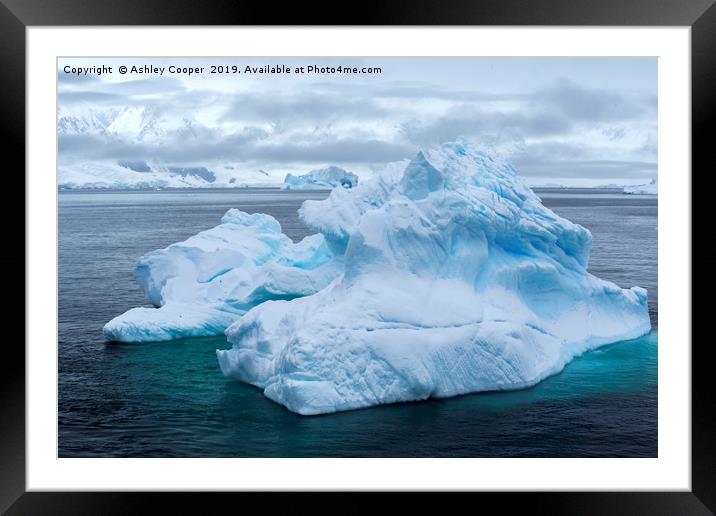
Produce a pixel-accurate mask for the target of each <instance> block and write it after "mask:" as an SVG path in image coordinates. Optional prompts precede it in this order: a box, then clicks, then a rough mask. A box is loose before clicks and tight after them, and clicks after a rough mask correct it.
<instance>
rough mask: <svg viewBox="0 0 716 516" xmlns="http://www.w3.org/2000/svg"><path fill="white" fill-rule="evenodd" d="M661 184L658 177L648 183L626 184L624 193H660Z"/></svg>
mask: <svg viewBox="0 0 716 516" xmlns="http://www.w3.org/2000/svg"><path fill="white" fill-rule="evenodd" d="M658 192H659V184H658V182H657V180H656V179H652V180H651V181H649V183H648V184H645V185H636V186H625V187H624V193H625V194H630V195H658Z"/></svg>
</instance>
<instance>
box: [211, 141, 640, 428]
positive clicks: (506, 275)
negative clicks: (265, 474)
mask: <svg viewBox="0 0 716 516" xmlns="http://www.w3.org/2000/svg"><path fill="white" fill-rule="evenodd" d="M300 216H301V219H302V220H303V222H304V223H305V224H306V225H307V226H308V227H309V228H310V229H312V230H314V231H317V232H319V233H320V234H321V235H323V238H324V240H323V243H324V244H325V246H326V248H327V249H329V250H330V253H331V255H332V256H333V258H332V259H331V260H330V262H328V263H331V264H334V265H335V266H336V267H339V268H340V272H339V273H338V274H337V275H336V276H335V277H334V279H333V280H332V281H331V282H330V284H328V285H327V286H325V288H322V289H316V292H315V293H313V294H310V295H305V296H302V297H295V298H294V299H290V300H289V299H277V298H275V297H274V298H273V299H269V300H266V301H265V302H263V303H261V304H258V305H257V306H255V307H253V308H252V309H250V310H248V312H246V314H245V315H243V317H241V318H239V319H238V320H237V321H236V322H234V323H233V324H232V325H231V326H229V327H228V329H227V330H226V335H227V338H228V340H229V342H230V343H231V344H232V347H231V349H228V350H217V357H218V361H219V365H220V367H221V370H222V372H223V373H224V374H225V375H226V376H227V377H229V378H232V379H236V380H240V381H244V382H248V383H251V384H253V385H255V386H257V387H260V388H261V389H263V392H264V394H265V395H266V396H267V397H269V398H270V399H272V400H274V401H275V402H277V403H280V404H282V405H284V406H286V407H287V408H288V409H290V410H292V411H294V412H297V413H299V414H304V415H310V414H322V413H330V412H336V411H342V410H350V409H358V408H361V407H368V406H373V405H381V404H386V403H394V402H403V401H412V400H424V399H427V398H431V397H436V398H441V397H449V396H455V395H459V394H465V393H470V392H478V391H487V390H499V389H516V388H521V387H526V386H529V385H533V384H535V383H537V382H539V381H541V380H542V379H544V378H545V377H547V376H549V375H552V374H555V373H557V372H559V371H560V370H561V369H562V368H563V367H564V365H565V364H566V363H568V362H569V361H570V360H571V359H572V358H573V357H575V356H576V355H579V354H580V353H583V352H584V351H586V350H588V349H591V348H595V347H598V346H601V345H604V344H608V343H612V342H617V341H621V340H626V339H632V338H636V337H639V336H641V335H643V334H645V333H647V332H648V331H649V330H650V322H649V317H648V313H647V302H646V299H647V298H646V291H645V290H644V289H642V288H639V287H632V288H630V289H621V288H619V287H618V286H617V285H615V284H613V283H610V282H607V281H604V280H601V279H599V278H597V277H595V276H593V275H591V274H590V273H589V272H588V271H587V265H588V259H589V251H590V247H591V234H590V233H589V231H588V230H587V229H585V228H583V227H581V226H579V225H577V224H573V223H572V222H570V221H568V220H566V219H564V218H562V217H559V216H558V215H556V214H555V213H553V212H552V211H550V210H549V209H547V208H546V207H544V206H543V205H542V204H541V202H540V200H539V198H538V197H537V196H536V195H535V194H534V193H533V192H532V191H531V190H530V189H529V188H528V187H527V185H526V184H525V183H524V182H523V180H522V179H521V178H519V177H518V176H517V175H516V174H515V171H514V169H513V168H512V167H511V166H510V165H509V164H507V163H505V162H502V161H500V160H497V159H495V158H493V157H491V156H489V155H486V154H484V153H482V152H480V151H479V150H478V149H476V148H474V147H471V146H469V145H467V144H463V143H450V144H445V145H443V146H441V147H438V148H434V149H431V150H429V151H426V152H421V153H419V154H418V155H417V156H416V157H415V158H414V159H413V160H412V161H410V162H409V163H408V164H407V166H406V164H405V163H402V164H399V165H393V166H390V167H388V168H387V169H386V171H385V172H383V173H382V174H381V175H379V176H378V177H376V178H373V179H371V180H368V181H364V182H361V184H360V185H358V186H357V187H355V188H352V189H343V188H336V189H335V190H333V191H332V192H331V195H330V196H329V197H328V198H327V199H326V200H323V201H306V202H305V203H304V204H303V206H302V208H301V210H300ZM319 238H320V237H319Z"/></svg>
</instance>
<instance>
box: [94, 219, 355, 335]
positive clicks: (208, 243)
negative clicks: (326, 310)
mask: <svg viewBox="0 0 716 516" xmlns="http://www.w3.org/2000/svg"><path fill="white" fill-rule="evenodd" d="M341 259H342V258H339V259H338V260H334V257H333V253H332V252H331V251H330V249H329V248H328V246H327V245H326V243H325V241H324V238H323V236H322V235H312V236H308V237H306V238H304V239H303V240H302V241H301V242H299V243H297V244H294V243H293V242H292V241H291V239H290V238H288V237H287V236H286V235H284V234H283V233H282V232H281V225H280V224H279V223H278V221H277V220H276V219H274V218H273V217H271V216H270V215H264V214H261V213H255V214H252V215H249V214H248V213H244V212H242V211H239V210H236V209H232V210H229V211H228V212H227V213H226V214H225V215H224V217H223V218H222V219H221V224H220V225H218V226H216V227H214V228H212V229H209V230H207V231H203V232H201V233H199V234H197V235H194V236H192V237H190V238H189V239H187V240H185V241H184V242H179V243H176V244H172V245H170V246H169V247H167V248H166V249H161V250H158V251H153V252H150V253H148V254H146V255H144V256H143V257H141V258H140V259H139V261H138V262H137V264H136V266H135V268H134V276H135V278H136V280H137V281H138V282H139V284H140V285H141V287H142V289H143V290H144V292H145V294H146V296H147V299H148V300H149V301H150V302H151V303H152V304H153V305H155V306H156V307H159V308H145V307H138V308H133V309H131V310H129V311H127V312H126V313H124V314H122V315H120V316H118V317H115V318H114V319H112V320H111V321H110V322H109V323H107V324H106V325H105V327H104V335H105V337H106V338H108V339H110V340H114V341H120V342H148V341H163V340H172V339H177V338H183V337H198V336H209V335H220V334H221V333H222V332H223V331H224V330H225V329H226V328H227V326H229V325H230V324H231V323H233V322H234V321H236V320H237V319H238V318H239V317H240V316H241V315H242V314H243V313H245V312H246V311H247V310H248V309H250V308H252V307H253V306H255V305H257V304H259V303H261V302H263V301H265V300H267V299H292V298H295V297H298V296H305V295H307V294H313V293H315V292H318V291H319V290H320V289H322V288H323V287H325V286H326V285H328V284H329V283H330V282H331V280H333V279H334V278H335V277H336V276H337V275H338V274H339V271H340V270H341V266H340V264H339V262H340V260H341Z"/></svg>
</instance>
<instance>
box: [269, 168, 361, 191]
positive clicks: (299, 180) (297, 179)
mask: <svg viewBox="0 0 716 516" xmlns="http://www.w3.org/2000/svg"><path fill="white" fill-rule="evenodd" d="M283 183H284V184H283V185H282V186H283V188H285V189H288V190H331V189H333V188H335V187H337V186H342V187H344V188H353V187H355V186H356V185H357V184H358V176H357V175H355V174H354V173H352V172H348V171H346V170H344V169H342V168H340V167H334V166H331V167H326V168H322V169H318V170H312V171H311V172H308V173H307V174H304V175H301V176H294V175H292V174H288V175H286V179H284V182H283Z"/></svg>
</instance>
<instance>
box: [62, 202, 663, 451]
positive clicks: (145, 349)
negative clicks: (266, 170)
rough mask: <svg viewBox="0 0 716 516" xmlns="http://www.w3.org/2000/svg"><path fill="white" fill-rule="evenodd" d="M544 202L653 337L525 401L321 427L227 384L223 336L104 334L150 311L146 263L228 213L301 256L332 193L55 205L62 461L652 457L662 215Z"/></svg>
mask: <svg viewBox="0 0 716 516" xmlns="http://www.w3.org/2000/svg"><path fill="white" fill-rule="evenodd" d="M536 192H537V193H538V195H539V196H540V197H541V198H542V200H543V202H544V204H545V205H547V206H548V207H550V208H552V209H553V210H554V211H555V212H557V213H558V214H560V215H562V216H564V217H566V218H568V219H570V220H572V221H573V222H576V223H579V224H581V225H583V226H585V227H586V228H588V229H589V230H591V232H592V235H593V237H594V242H593V248H592V254H591V259H590V265H589V269H590V271H591V272H592V273H594V274H595V275H597V276H599V277H601V278H604V279H609V280H611V281H614V282H615V283H617V284H618V285H620V286H622V287H631V286H633V285H639V286H642V287H645V288H647V289H648V290H649V314H650V317H651V320H652V325H653V327H654V330H653V331H652V332H651V333H650V334H649V335H647V336H645V337H643V338H640V339H636V340H631V341H625V342H620V343H617V344H613V345H609V346H605V347H602V348H599V349H597V350H594V351H591V352H587V353H586V354H584V355H582V356H581V357H578V358H576V359H575V360H574V361H573V362H571V363H570V364H568V365H567V367H566V368H565V369H564V370H563V371H562V372H561V373H560V374H558V375H555V376H553V377H551V378H548V379H546V380H545V381H543V382H541V383H540V384H538V385H536V386H534V387H532V388H529V389H523V390H519V391H510V392H490V393H479V394H472V395H466V396H460V397H456V398H451V399H442V400H428V401H423V402H416V403H403V404H396V405H388V406H382V407H375V408H369V409H364V410H357V411H352V412H344V413H339V414H331V415H324V416H314V417H304V416H299V415H296V414H293V413H291V412H289V411H288V410H286V409H285V408H284V407H282V406H280V405H277V404H275V403H274V402H272V401H270V400H269V399H268V398H266V397H265V396H264V395H263V394H262V392H261V391H260V390H259V389H257V388H255V387H252V386H250V385H246V384H242V383H239V382H234V381H229V380H227V379H226V378H224V377H223V375H222V374H221V372H220V370H219V366H218V364H217V360H216V355H215V350H216V349H217V348H220V349H225V348H228V347H229V345H228V344H227V342H226V339H225V338H224V337H223V336H222V337H212V338H199V339H187V340H180V341H174V342H168V343H167V342H165V343H153V344H116V343H106V342H105V341H104V339H103V337H102V326H103V325H104V324H105V323H106V322H107V321H109V320H110V319H111V318H112V317H114V316H116V315H118V314H120V313H122V312H124V311H125V310H127V309H129V308H132V307H134V306H140V305H144V306H149V304H148V303H147V301H146V300H145V298H144V295H143V293H142V291H141V289H140V288H139V286H138V285H137V284H136V283H135V281H134V279H133V277H132V266H133V264H134V262H135V261H136V260H137V259H138V258H139V257H140V256H141V255H142V254H144V253H146V252H148V251H151V250H154V249H158V248H162V247H166V246H167V245H169V244H171V243H173V242H177V241H180V240H183V239H185V238H187V237H189V236H191V235H193V234H195V233H197V232H199V231H201V230H204V229H208V228H211V227H213V226H215V225H216V224H218V223H219V219H220V218H221V216H222V215H223V214H224V212H225V211H226V210H228V209H229V208H240V209H242V210H244V211H247V212H263V213H269V214H271V215H273V216H274V217H276V218H277V219H278V220H279V222H280V223H281V225H282V226H283V228H284V231H285V232H286V234H287V235H288V236H289V237H291V238H292V239H294V240H300V239H301V238H302V237H304V236H305V235H307V234H309V233H308V231H307V229H306V228H305V227H304V226H303V225H302V224H301V222H300V221H299V220H298V217H297V213H296V210H297V209H298V207H299V206H300V205H301V203H302V202H303V201H304V200H305V199H321V198H324V197H325V196H327V195H328V192H321V191H312V192H296V191H290V192H289V191H280V190H270V189H265V190H259V189H248V190H244V189H241V190H192V191H184V190H182V191H134V192H116V191H115V192H82V191H78V192H74V191H65V192H60V193H59V345H58V363H59V375H58V381H59V399H58V425H59V443H58V446H59V456H60V457H655V456H657V349H658V348H657V323H658V320H657V314H658V310H657V307H658V289H657V199H656V197H652V196H627V195H623V194H621V193H620V192H618V191H615V190H596V189H579V190H565V189H542V190H536ZM48 345H52V344H51V343H48Z"/></svg>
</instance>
